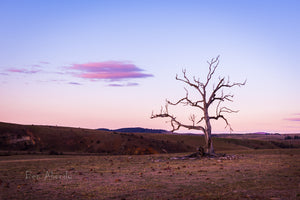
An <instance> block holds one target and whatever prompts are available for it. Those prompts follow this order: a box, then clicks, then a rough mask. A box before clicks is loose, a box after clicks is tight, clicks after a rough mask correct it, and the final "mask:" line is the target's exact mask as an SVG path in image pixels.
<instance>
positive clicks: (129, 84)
mask: <svg viewBox="0 0 300 200" xmlns="http://www.w3.org/2000/svg"><path fill="white" fill-rule="evenodd" d="M138 85H139V84H138V83H127V84H119V83H112V84H109V85H107V86H110V87H127V86H138Z"/></svg>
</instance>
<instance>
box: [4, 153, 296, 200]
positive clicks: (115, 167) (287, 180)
mask: <svg viewBox="0 0 300 200" xmlns="http://www.w3.org/2000/svg"><path fill="white" fill-rule="evenodd" d="M225 153H228V154H231V155H236V156H233V157H230V158H225V157H224V158H217V159H209V158H205V159H200V160H176V159H173V158H174V157H177V156H181V155H183V154H159V155H140V156H137V155H136V156H129V155H126V156H125V155H122V156H75V155H73V156H67V155H60V156H50V155H16V156H1V157H0V199H43V200H46V199H272V200H277V199H278V200H279V199H300V149H282V150H281V149H274V150H249V151H239V152H237V151H234V152H225Z"/></svg>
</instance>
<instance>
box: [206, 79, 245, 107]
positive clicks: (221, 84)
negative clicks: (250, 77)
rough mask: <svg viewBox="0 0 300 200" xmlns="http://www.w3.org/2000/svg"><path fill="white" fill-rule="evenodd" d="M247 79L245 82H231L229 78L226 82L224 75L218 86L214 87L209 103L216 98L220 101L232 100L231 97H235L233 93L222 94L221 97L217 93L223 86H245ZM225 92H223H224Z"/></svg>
mask: <svg viewBox="0 0 300 200" xmlns="http://www.w3.org/2000/svg"><path fill="white" fill-rule="evenodd" d="M246 81H247V80H245V81H244V82H243V83H230V82H229V80H227V82H226V83H225V78H224V77H223V78H222V79H220V80H219V83H218V84H217V87H216V88H214V90H213V92H212V93H211V95H210V97H209V100H208V105H210V104H212V103H213V102H214V101H215V100H220V101H224V100H228V101H232V99H231V98H233V95H230V94H227V95H223V94H222V95H221V97H216V93H217V92H218V91H219V90H220V89H221V88H226V87H227V88H231V87H234V86H239V87H241V86H243V85H245V84H246ZM222 93H223V92H222Z"/></svg>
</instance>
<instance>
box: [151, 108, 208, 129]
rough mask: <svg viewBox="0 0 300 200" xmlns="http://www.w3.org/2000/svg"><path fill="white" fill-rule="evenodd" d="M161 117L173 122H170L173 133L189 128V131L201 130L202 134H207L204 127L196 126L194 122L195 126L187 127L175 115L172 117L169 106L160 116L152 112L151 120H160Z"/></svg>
mask: <svg viewBox="0 0 300 200" xmlns="http://www.w3.org/2000/svg"><path fill="white" fill-rule="evenodd" d="M159 117H162V118H169V119H170V120H171V121H170V123H171V126H172V130H171V132H174V131H177V130H179V128H180V127H184V128H187V129H194V130H201V131H202V132H205V129H204V127H202V126H195V125H194V124H195V123H194V122H193V125H186V124H183V123H181V122H179V121H177V120H176V117H174V116H173V115H170V114H169V113H168V104H166V106H165V110H163V111H162V112H161V113H160V114H154V113H153V112H152V115H151V119H154V118H159ZM193 120H194V121H195V119H193Z"/></svg>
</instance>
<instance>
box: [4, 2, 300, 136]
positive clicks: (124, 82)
mask: <svg viewBox="0 0 300 200" xmlns="http://www.w3.org/2000/svg"><path fill="white" fill-rule="evenodd" d="M299 10H300V1H299V0H285V1H273V0H263V1H261V0H243V1H238V0H227V1H223V0H213V1H204V0H197V1H194V0H188V1H177V0H164V1H160V0H151V1H138V0H130V1H121V0H114V1H94V0H90V1H76V0H63V1H35V0H26V1H9V0H4V1H1V3H0V27H1V31H0V44H1V45H0V55H1V59H0V94H1V101H0V110H1V112H0V121H3V122H12V123H21V124H45V125H62V126H74V127H86V128H99V127H104V128H110V129H115V128H122V127H137V126H140V127H146V128H159V129H170V124H168V123H165V120H163V119H161V120H160V119H156V120H151V119H150V116H151V113H152V111H154V112H159V111H160V108H161V106H164V104H165V99H169V100H175V101H176V100H178V99H180V98H183V97H184V96H185V94H186V92H185V90H184V87H186V85H184V84H182V83H181V82H179V81H176V80H175V76H176V74H178V75H179V76H182V73H181V72H182V69H186V70H187V75H188V76H189V77H190V78H193V76H195V77H196V78H200V80H202V81H205V78H206V75H207V71H208V65H207V63H206V61H207V60H210V59H212V58H214V57H216V56H217V55H220V65H219V68H218V69H217V70H216V74H215V76H214V77H213V80H212V82H217V81H218V77H219V76H220V77H224V76H225V77H227V76H229V77H230V81H231V82H243V81H244V80H245V79H247V84H246V85H245V86H244V87H241V88H238V87H237V88H232V90H230V91H228V92H229V93H231V94H234V99H233V102H230V103H228V105H226V106H228V107H230V108H231V109H233V110H240V111H239V112H238V113H235V114H231V115H227V118H228V120H229V122H230V124H231V126H232V128H233V129H234V132H240V133H246V132H280V133H296V132H300V124H299V123H298V122H299V121H298V119H299V114H300V104H299V102H300V92H299V85H300V79H299V74H300V65H299V63H300V56H299V52H300V39H299V35H300V26H299V24H300V12H299ZM131 86H134V87H131ZM209 87H210V89H212V88H213V84H212V85H210V86H209ZM187 88H188V87H187ZM188 89H189V88H188ZM189 95H190V96H191V97H193V98H195V99H197V98H198V96H197V95H198V94H196V93H193V92H191V90H190V93H189ZM169 109H170V112H171V113H173V114H174V115H176V117H177V119H180V120H181V121H183V122H186V123H188V122H189V120H188V118H189V116H190V114H195V115H196V117H197V119H198V120H199V119H200V118H201V117H202V116H201V113H200V112H199V111H198V110H193V109H189V108H187V107H186V106H182V107H180V106H178V107H170V108H169ZM210 112H211V114H214V113H215V110H210ZM295 114H296V115H295ZM197 119H196V120H197ZM224 127H225V125H224V123H223V122H222V121H220V122H213V132H229V130H228V129H225V128H224ZM182 131H183V132H185V131H188V132H189V130H182Z"/></svg>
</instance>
